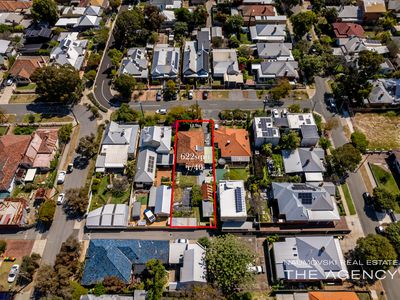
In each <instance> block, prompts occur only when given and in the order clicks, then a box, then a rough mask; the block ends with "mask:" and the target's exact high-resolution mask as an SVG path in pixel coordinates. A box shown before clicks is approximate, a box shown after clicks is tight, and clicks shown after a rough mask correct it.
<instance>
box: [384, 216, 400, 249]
mask: <svg viewBox="0 0 400 300" xmlns="http://www.w3.org/2000/svg"><path fill="white" fill-rule="evenodd" d="M385 234H386V236H387V238H388V239H389V241H390V242H391V243H392V245H393V247H394V248H395V249H396V252H397V254H399V255H400V222H396V223H390V224H389V226H388V227H386V229H385Z"/></svg>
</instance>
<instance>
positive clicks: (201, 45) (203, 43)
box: [196, 27, 211, 51]
mask: <svg viewBox="0 0 400 300" xmlns="http://www.w3.org/2000/svg"><path fill="white" fill-rule="evenodd" d="M203 29H204V28H202V29H201V30H200V31H198V32H197V37H196V40H197V48H198V49H204V50H206V51H210V50H211V35H210V28H208V27H206V28H205V30H203Z"/></svg>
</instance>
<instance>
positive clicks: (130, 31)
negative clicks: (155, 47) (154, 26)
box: [114, 7, 150, 48]
mask: <svg viewBox="0 0 400 300" xmlns="http://www.w3.org/2000/svg"><path fill="white" fill-rule="evenodd" d="M149 34H150V31H149V30H148V29H147V28H146V26H145V19H144V14H143V12H142V11H141V10H140V9H139V8H137V7H134V8H133V9H132V10H126V11H123V12H122V13H120V14H119V15H118V18H117V21H116V23H115V28H114V38H115V43H116V45H117V46H118V47H121V48H128V47H132V46H141V45H144V44H145V42H146V40H147V37H148V35H149Z"/></svg>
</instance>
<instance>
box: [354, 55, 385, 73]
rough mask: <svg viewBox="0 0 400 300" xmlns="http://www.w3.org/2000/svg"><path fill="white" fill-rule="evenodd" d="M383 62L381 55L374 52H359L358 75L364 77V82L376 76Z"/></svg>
mask: <svg viewBox="0 0 400 300" xmlns="http://www.w3.org/2000/svg"><path fill="white" fill-rule="evenodd" d="M384 61H385V59H384V58H383V56H382V55H380V54H379V53H376V52H374V51H361V52H360V54H359V56H358V67H359V73H360V74H361V75H363V76H365V80H367V79H369V78H370V77H372V76H374V75H376V74H377V73H378V72H379V70H380V68H381V67H380V65H381V64H382V63H383V62H384Z"/></svg>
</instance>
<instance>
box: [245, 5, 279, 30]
mask: <svg viewBox="0 0 400 300" xmlns="http://www.w3.org/2000/svg"><path fill="white" fill-rule="evenodd" d="M238 11H239V12H240V13H241V15H242V17H243V21H244V24H245V25H246V26H250V25H255V23H256V21H257V20H258V19H266V18H267V17H274V16H276V15H277V13H276V9H275V7H274V6H273V5H261V4H259V5H241V6H239V7H238Z"/></svg>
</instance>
